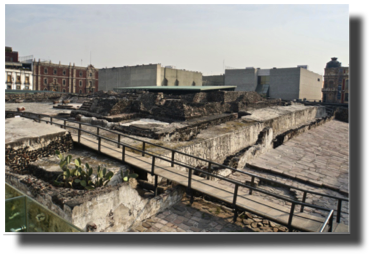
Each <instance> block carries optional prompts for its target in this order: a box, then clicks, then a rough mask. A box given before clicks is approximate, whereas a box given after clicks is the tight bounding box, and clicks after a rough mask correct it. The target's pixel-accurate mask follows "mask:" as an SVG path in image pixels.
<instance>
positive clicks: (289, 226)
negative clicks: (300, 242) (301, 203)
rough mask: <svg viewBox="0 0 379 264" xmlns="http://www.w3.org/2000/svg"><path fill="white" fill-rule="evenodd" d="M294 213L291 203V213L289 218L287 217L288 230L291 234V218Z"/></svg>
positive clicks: (293, 204) (293, 206) (293, 205)
mask: <svg viewBox="0 0 379 264" xmlns="http://www.w3.org/2000/svg"><path fill="white" fill-rule="evenodd" d="M294 211H295V203H292V205H291V212H290V216H289V219H288V229H289V231H291V232H292V230H293V228H292V218H293V213H294Z"/></svg>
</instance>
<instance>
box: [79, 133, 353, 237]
mask: <svg viewBox="0 0 379 264" xmlns="http://www.w3.org/2000/svg"><path fill="white" fill-rule="evenodd" d="M74 138H75V139H74V141H76V142H77V139H76V138H77V137H74ZM80 144H82V145H84V146H86V147H88V148H90V149H93V150H95V151H97V150H98V147H99V144H98V141H97V140H96V139H91V138H88V137H85V136H81V138H80ZM101 153H103V154H106V155H108V156H110V157H113V158H116V159H119V160H123V157H122V155H123V153H122V149H121V148H120V149H119V148H115V147H114V146H112V145H110V144H108V143H106V142H103V141H102V142H101ZM124 159H125V162H126V163H127V164H129V165H131V166H133V167H136V168H139V169H141V170H144V171H146V172H148V173H151V174H154V175H157V176H159V177H163V178H165V179H168V180H170V181H172V182H175V183H177V184H179V185H182V186H184V187H188V182H189V181H188V173H186V172H183V171H181V170H179V169H176V168H174V167H171V166H165V165H161V164H159V163H156V164H154V171H152V168H153V164H152V158H151V157H142V156H141V155H138V154H135V153H132V152H128V151H125V156H124ZM190 188H191V189H193V190H196V191H198V192H201V193H204V194H206V195H209V196H212V197H215V198H217V199H219V200H221V201H224V202H226V203H230V204H233V199H234V191H235V190H234V189H233V188H230V187H226V186H222V185H219V184H218V183H217V182H215V181H210V180H207V179H205V178H202V177H199V176H196V175H192V176H191V186H190ZM235 204H236V205H237V207H238V208H239V210H245V211H249V212H252V213H254V214H257V215H261V216H263V217H265V218H267V219H269V220H272V221H274V222H277V223H280V224H283V225H287V224H288V220H289V216H290V209H289V208H286V207H283V206H280V205H278V204H274V203H272V202H269V201H266V200H264V199H262V198H260V197H256V196H254V195H253V194H252V195H249V194H242V193H240V194H238V195H237V198H236V201H235ZM324 221H325V219H323V218H320V217H315V216H312V215H309V214H307V213H301V212H296V210H295V213H294V215H293V218H292V227H293V228H294V229H297V230H301V231H305V232H319V230H320V229H321V227H322V226H323V223H324ZM333 232H342V233H348V232H349V231H348V226H346V225H344V224H342V223H336V222H334V223H333Z"/></svg>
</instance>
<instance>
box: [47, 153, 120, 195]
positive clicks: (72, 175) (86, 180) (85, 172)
mask: <svg viewBox="0 0 379 264" xmlns="http://www.w3.org/2000/svg"><path fill="white" fill-rule="evenodd" d="M55 153H56V154H57V156H58V158H59V160H60V162H59V166H60V167H61V169H62V171H63V173H62V174H60V175H59V176H58V178H57V179H56V180H55V181H54V184H55V185H56V186H61V187H69V188H76V189H82V188H84V189H86V190H93V189H95V188H97V187H101V186H106V185H107V184H108V183H109V181H110V180H111V178H112V177H113V172H111V171H108V172H107V169H106V168H102V167H100V166H98V168H97V176H96V181H93V180H92V179H91V176H92V173H93V169H92V167H90V166H89V165H88V163H86V164H85V166H84V169H83V165H82V162H81V160H80V158H77V159H75V160H74V166H75V167H74V168H72V169H70V168H69V165H70V163H71V160H72V156H71V155H68V156H67V157H65V156H64V155H63V154H61V153H60V152H59V151H56V152H55Z"/></svg>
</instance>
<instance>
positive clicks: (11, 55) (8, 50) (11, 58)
mask: <svg viewBox="0 0 379 264" xmlns="http://www.w3.org/2000/svg"><path fill="white" fill-rule="evenodd" d="M5 61H6V62H18V52H17V51H13V50H12V47H5Z"/></svg>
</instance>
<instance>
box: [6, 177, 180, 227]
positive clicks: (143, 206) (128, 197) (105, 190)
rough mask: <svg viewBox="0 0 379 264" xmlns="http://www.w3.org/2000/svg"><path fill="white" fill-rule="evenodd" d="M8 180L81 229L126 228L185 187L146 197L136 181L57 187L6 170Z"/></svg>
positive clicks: (159, 208)
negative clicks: (90, 187)
mask: <svg viewBox="0 0 379 264" xmlns="http://www.w3.org/2000/svg"><path fill="white" fill-rule="evenodd" d="M6 181H7V182H8V183H9V184H11V185H13V186H15V187H16V188H17V189H19V190H20V191H22V192H24V193H26V194H27V195H29V196H30V197H32V198H33V199H35V200H36V201H38V202H39V203H41V204H43V205H44V206H46V207H47V208H49V209H50V210H52V211H53V212H55V213H56V214H58V215H59V216H60V217H62V218H63V219H65V220H67V221H69V222H70V223H72V224H73V225H75V226H77V227H79V228H80V229H82V230H87V228H88V227H89V226H91V227H96V228H95V230H93V231H94V232H126V231H128V230H129V228H131V227H132V226H133V225H136V224H138V223H140V222H141V221H142V220H144V219H146V218H149V217H151V216H153V215H155V214H157V213H159V212H161V211H163V210H165V209H166V208H168V207H170V206H171V205H173V204H175V203H177V202H178V201H180V200H181V199H182V197H183V195H184V193H185V189H184V188H182V187H180V186H177V187H174V188H169V189H167V190H165V191H164V192H163V193H162V194H160V195H158V196H156V197H145V196H144V195H143V191H142V190H141V189H138V188H137V181H136V180H135V179H131V180H130V182H123V183H120V184H118V185H117V186H107V187H101V188H98V189H96V190H93V191H86V190H75V189H70V188H56V187H54V186H52V185H51V184H48V183H46V182H44V181H42V180H40V179H37V178H36V177H34V176H31V175H27V176H23V175H19V174H14V173H11V172H6Z"/></svg>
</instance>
